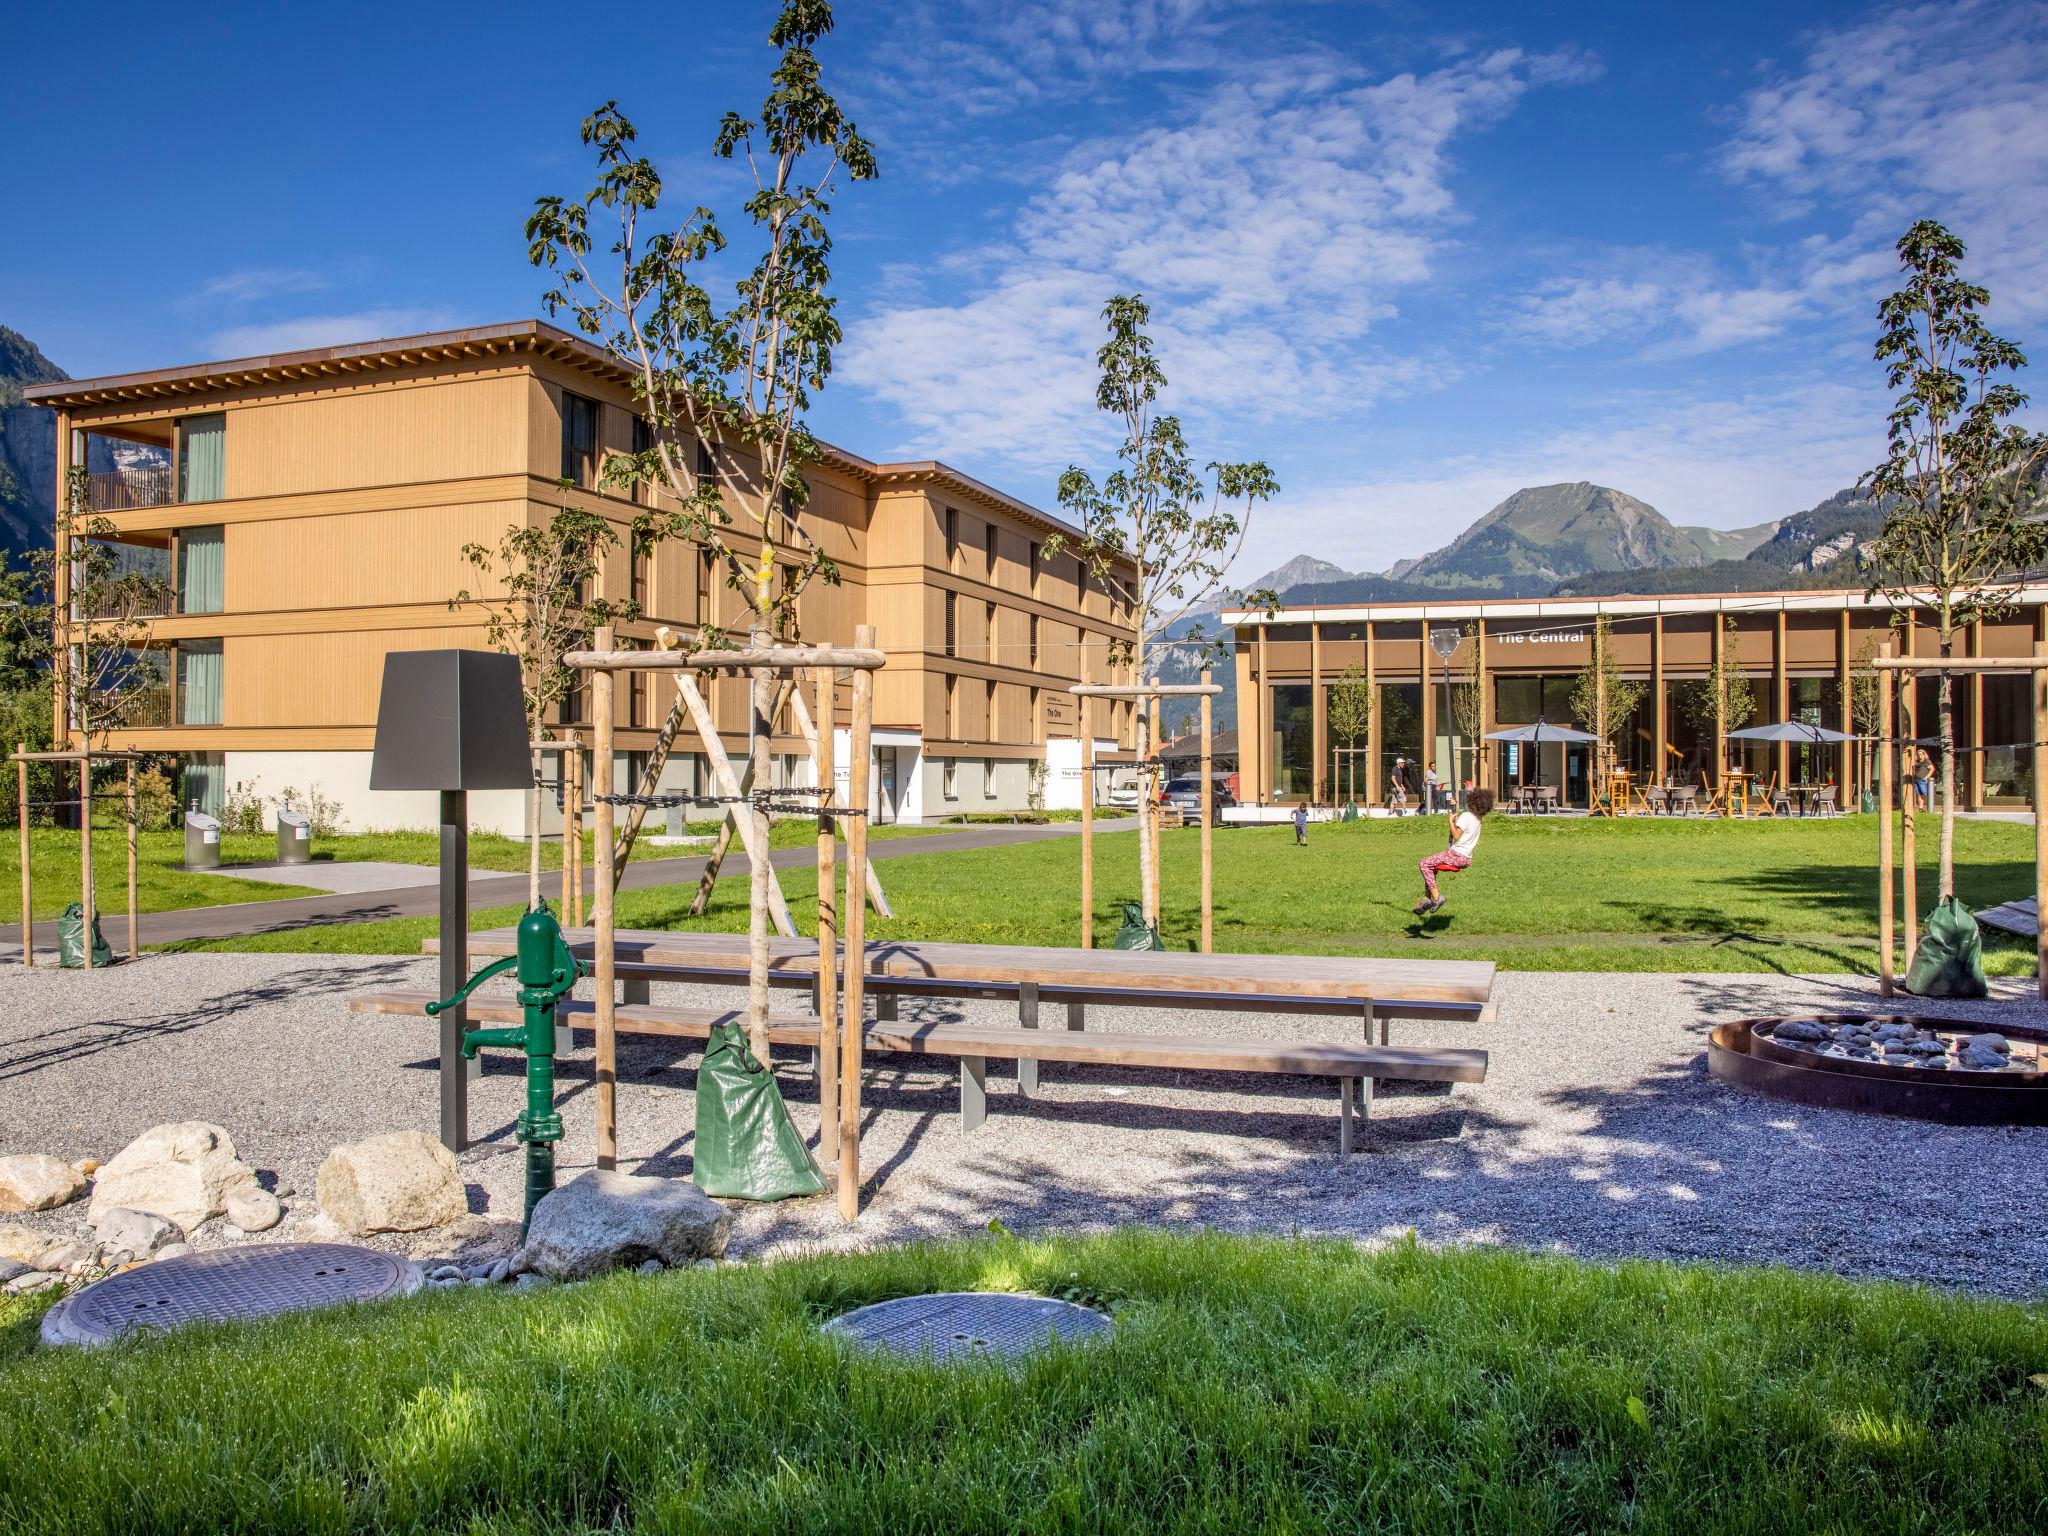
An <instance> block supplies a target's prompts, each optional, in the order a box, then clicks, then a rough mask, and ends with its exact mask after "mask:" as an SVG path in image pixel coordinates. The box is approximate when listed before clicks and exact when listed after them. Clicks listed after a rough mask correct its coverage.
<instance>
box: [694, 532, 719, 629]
mask: <svg viewBox="0 0 2048 1536" xmlns="http://www.w3.org/2000/svg"><path fill="white" fill-rule="evenodd" d="M717 590H718V557H717V556H716V555H714V554H712V552H711V551H710V550H708V549H699V550H698V551H697V626H698V627H699V628H700V629H701V628H702V627H703V626H704V625H706V624H715V623H717V622H718V604H717V601H716V599H715V598H714V596H713V594H714V593H715V592H716V591H717Z"/></svg>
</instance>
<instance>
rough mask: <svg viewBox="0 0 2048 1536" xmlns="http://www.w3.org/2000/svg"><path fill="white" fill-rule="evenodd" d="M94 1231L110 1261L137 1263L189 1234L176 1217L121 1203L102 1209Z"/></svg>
mask: <svg viewBox="0 0 2048 1536" xmlns="http://www.w3.org/2000/svg"><path fill="white" fill-rule="evenodd" d="M93 1235H94V1236H95V1237H97V1238H98V1239H99V1240H100V1247H101V1249H102V1250H103V1251H104V1252H105V1254H106V1257H107V1262H108V1263H109V1264H136V1263H140V1262H141V1261H142V1260H144V1259H146V1258H149V1257H150V1256H151V1255H152V1254H154V1253H155V1252H156V1251H157V1250H158V1249H159V1248H163V1247H166V1246H168V1245H169V1244H171V1243H175V1242H177V1241H178V1239H180V1238H181V1237H183V1236H184V1235H185V1234H184V1233H183V1232H182V1231H180V1230H179V1227H178V1224H177V1223H176V1222H175V1221H166V1220H164V1218H163V1217H161V1216H152V1215H150V1214H149V1212H147V1211H131V1210H128V1209H127V1208H126V1207H124V1206H118V1205H117V1206H115V1207H113V1209H111V1210H107V1211H103V1212H101V1213H100V1220H99V1225H98V1226H96V1227H95V1228H93Z"/></svg>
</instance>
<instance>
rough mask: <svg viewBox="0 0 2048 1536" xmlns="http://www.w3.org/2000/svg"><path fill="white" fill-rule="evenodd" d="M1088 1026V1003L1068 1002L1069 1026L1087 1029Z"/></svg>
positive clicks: (1070, 1027)
mask: <svg viewBox="0 0 2048 1536" xmlns="http://www.w3.org/2000/svg"><path fill="white" fill-rule="evenodd" d="M1087 1027H1088V1005H1087V1004H1086V1003H1069V1004H1067V1028H1069V1029H1082V1030H1085V1029H1086V1028H1087Z"/></svg>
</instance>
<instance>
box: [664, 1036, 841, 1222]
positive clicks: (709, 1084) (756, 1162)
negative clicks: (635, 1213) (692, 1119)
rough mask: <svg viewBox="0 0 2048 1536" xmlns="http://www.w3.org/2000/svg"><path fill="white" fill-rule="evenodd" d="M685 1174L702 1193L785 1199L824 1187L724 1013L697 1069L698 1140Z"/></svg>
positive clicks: (777, 1096) (766, 1077)
mask: <svg viewBox="0 0 2048 1536" xmlns="http://www.w3.org/2000/svg"><path fill="white" fill-rule="evenodd" d="M690 1177H691V1178H692V1179H693V1180H695V1181H696V1184H697V1187H698V1188H699V1189H701V1190H703V1191H704V1193H705V1194H707V1195H724V1196H727V1197H729V1198H731V1199H735V1200H788V1199H791V1198H793V1197H795V1196H798V1195H817V1194H822V1193H824V1190H825V1175H824V1174H823V1172H821V1171H820V1170H819V1168H818V1164H817V1161H816V1159H814V1158H813V1157H812V1156H811V1150H810V1148H809V1147H806V1146H805V1145H804V1139H803V1137H801V1136H799V1135H798V1134H797V1129H796V1126H795V1125H793V1124H791V1122H790V1118H789V1110H788V1108H787V1107H786V1106H785V1105H784V1104H783V1102H782V1090H781V1089H780V1088H778V1087H776V1086H775V1074H774V1073H773V1072H770V1071H768V1070H766V1069H765V1068H764V1067H762V1065H761V1063H760V1062H758V1061H756V1060H755V1059H754V1053H753V1052H752V1051H750V1050H748V1049H747V1032H746V1030H745V1029H744V1028H743V1027H741V1025H740V1023H739V1021H738V1020H737V1019H728V1020H726V1022H725V1023H723V1024H721V1025H719V1026H718V1027H717V1028H716V1029H715V1030H713V1031H712V1033H711V1039H710V1042H709V1043H708V1044H707V1045H706V1046H705V1047H704V1060H703V1063H702V1064H701V1065H700V1066H699V1067H698V1068H697V1140H696V1147H695V1158H694V1164H693V1166H692V1168H691V1170H690Z"/></svg>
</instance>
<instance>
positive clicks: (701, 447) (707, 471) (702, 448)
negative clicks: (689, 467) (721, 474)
mask: <svg viewBox="0 0 2048 1536" xmlns="http://www.w3.org/2000/svg"><path fill="white" fill-rule="evenodd" d="M697 478H698V479H699V480H716V479H717V478H718V466H717V465H716V464H714V463H713V462H712V460H711V445H710V444H709V443H707V442H705V441H704V439H703V438H701V437H700V438H698V439H697Z"/></svg>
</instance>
